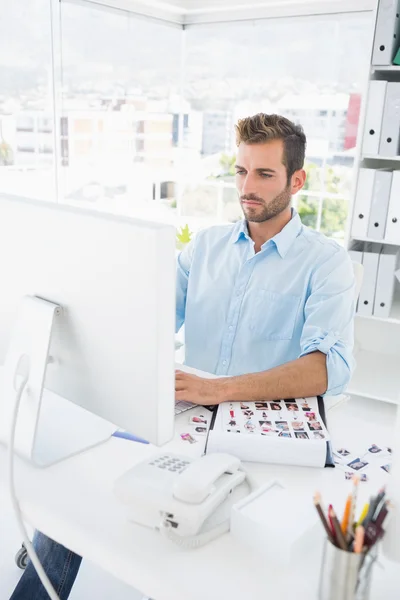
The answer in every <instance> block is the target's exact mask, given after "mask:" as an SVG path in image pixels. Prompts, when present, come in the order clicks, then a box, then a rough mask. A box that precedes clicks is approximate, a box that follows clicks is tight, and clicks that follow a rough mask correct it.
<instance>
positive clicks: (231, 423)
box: [228, 419, 237, 427]
mask: <svg viewBox="0 0 400 600" xmlns="http://www.w3.org/2000/svg"><path fill="white" fill-rule="evenodd" d="M228 424H229V427H235V426H236V425H237V423H236V421H234V420H233V419H232V420H231V421H229V423H228Z"/></svg>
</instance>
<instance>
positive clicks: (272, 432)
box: [261, 428, 280, 437]
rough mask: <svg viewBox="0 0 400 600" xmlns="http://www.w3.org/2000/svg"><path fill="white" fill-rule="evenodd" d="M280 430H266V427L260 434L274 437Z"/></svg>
mask: <svg viewBox="0 0 400 600" xmlns="http://www.w3.org/2000/svg"><path fill="white" fill-rule="evenodd" d="M279 433H280V432H279V431H278V430H277V429H272V428H271V429H270V430H269V431H267V430H266V429H263V431H262V432H261V435H265V436H267V437H276V435H277V434H279Z"/></svg>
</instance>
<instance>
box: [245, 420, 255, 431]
mask: <svg viewBox="0 0 400 600" xmlns="http://www.w3.org/2000/svg"><path fill="white" fill-rule="evenodd" d="M244 428H245V429H246V430H247V431H254V430H255V428H256V426H255V425H254V423H252V422H251V421H246V423H245V424H244Z"/></svg>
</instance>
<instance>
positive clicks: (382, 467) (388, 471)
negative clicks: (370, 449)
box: [381, 464, 392, 473]
mask: <svg viewBox="0 0 400 600" xmlns="http://www.w3.org/2000/svg"><path fill="white" fill-rule="evenodd" d="M391 466H392V465H390V464H389V465H381V469H383V470H384V471H386V473H390V467H391Z"/></svg>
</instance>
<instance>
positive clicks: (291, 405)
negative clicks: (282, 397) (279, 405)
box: [286, 403, 299, 412]
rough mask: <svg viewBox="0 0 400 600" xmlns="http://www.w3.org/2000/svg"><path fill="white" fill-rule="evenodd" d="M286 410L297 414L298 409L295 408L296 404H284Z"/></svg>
mask: <svg viewBox="0 0 400 600" xmlns="http://www.w3.org/2000/svg"><path fill="white" fill-rule="evenodd" d="M286 408H287V409H288V410H290V411H292V412H297V411H298V410H299V407H298V406H297V404H292V403H290V404H286Z"/></svg>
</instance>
